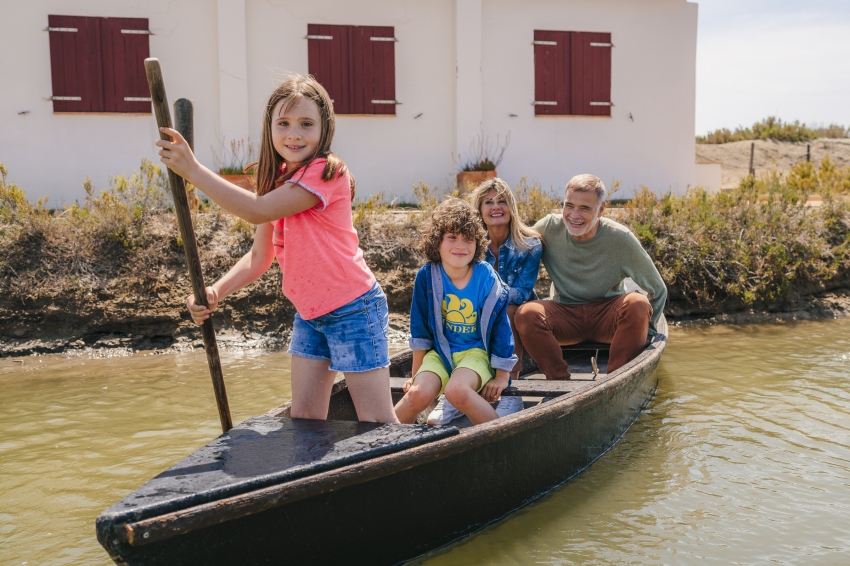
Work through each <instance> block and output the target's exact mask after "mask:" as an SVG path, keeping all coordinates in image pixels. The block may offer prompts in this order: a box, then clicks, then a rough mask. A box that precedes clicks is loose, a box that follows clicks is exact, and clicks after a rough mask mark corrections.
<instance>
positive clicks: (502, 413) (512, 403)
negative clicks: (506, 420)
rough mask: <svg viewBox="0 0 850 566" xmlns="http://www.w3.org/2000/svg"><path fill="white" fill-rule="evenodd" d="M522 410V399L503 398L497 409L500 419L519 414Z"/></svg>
mask: <svg viewBox="0 0 850 566" xmlns="http://www.w3.org/2000/svg"><path fill="white" fill-rule="evenodd" d="M521 410H522V397H514V396H510V397H507V396H505V397H502V398H501V399H499V404H498V406H497V407H496V414H497V415H499V417H500V418H501V417H506V416H508V415H512V414H513V413H518V412H520V411H521Z"/></svg>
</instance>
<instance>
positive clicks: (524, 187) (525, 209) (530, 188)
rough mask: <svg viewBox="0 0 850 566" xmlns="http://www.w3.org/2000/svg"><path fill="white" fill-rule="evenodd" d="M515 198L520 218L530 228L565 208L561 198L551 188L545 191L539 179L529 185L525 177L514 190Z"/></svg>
mask: <svg viewBox="0 0 850 566" xmlns="http://www.w3.org/2000/svg"><path fill="white" fill-rule="evenodd" d="M514 198H515V199H516V207H517V211H518V212H519V215H520V217H521V218H522V220H523V221H524V222H525V223H526V224H528V225H529V226H534V223H535V222H537V221H538V220H540V219H541V218H543V217H544V216H546V215H547V214H549V213H551V212H552V211H553V210H555V209H558V208H561V207H562V206H563V202H561V198H560V196H559V195H557V194H555V192H554V191H553V190H552V188H551V187H550V188H549V190H548V191H544V190H543V186H542V185H541V184H540V181H538V180H537V179H534V181H533V182H532V183H531V185H529V184H528V179H527V178H526V177H525V175H523V176H522V177H521V178H520V180H519V183H517V186H516V187H515V188H514Z"/></svg>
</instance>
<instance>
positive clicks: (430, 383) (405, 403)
mask: <svg viewBox="0 0 850 566" xmlns="http://www.w3.org/2000/svg"><path fill="white" fill-rule="evenodd" d="M442 385H443V383H442V381H441V380H440V377H439V376H438V375H437V374H436V373H433V372H430V371H423V372H422V373H420V374H419V375H417V376H416V381H414V382H413V385H411V386H410V389H408V390H407V393H405V394H404V397H402V398H401V401H399V402H398V404H397V405H396V406H395V414H396V415H398V420H399V421H401V422H403V423H408V424H410V423H413V422H416V416H417V415H418V414H419V413H421V412H422V411H424V410H425V409H426V408H427V407H428V405H430V404H431V401H433V400H434V399H436V398H437V395H439V393H440V388H441V387H442Z"/></svg>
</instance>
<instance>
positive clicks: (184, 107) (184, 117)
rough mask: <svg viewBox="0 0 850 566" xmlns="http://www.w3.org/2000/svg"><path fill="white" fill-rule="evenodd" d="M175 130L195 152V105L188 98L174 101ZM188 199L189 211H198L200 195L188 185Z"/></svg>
mask: <svg viewBox="0 0 850 566" xmlns="http://www.w3.org/2000/svg"><path fill="white" fill-rule="evenodd" d="M174 129H175V130H177V131H178V132H180V135H182V136H183V137H184V138H186V142H187V143H188V144H189V149H191V150H192V152H193V153H194V151H195V105H194V104H193V103H192V101H191V100H189V99H188V98H178V99H177V100H175V101H174ZM186 199H187V200H188V202H189V209H190V210H192V211H195V210H198V204H199V203H200V200H199V199H198V193H197V192H195V186H194V185H192V184H190V183H186Z"/></svg>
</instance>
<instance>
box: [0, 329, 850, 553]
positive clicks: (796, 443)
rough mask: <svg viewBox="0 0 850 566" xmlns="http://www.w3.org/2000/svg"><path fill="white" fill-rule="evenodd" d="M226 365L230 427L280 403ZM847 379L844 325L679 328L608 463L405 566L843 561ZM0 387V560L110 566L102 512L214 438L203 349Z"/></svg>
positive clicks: (67, 367) (70, 362) (73, 366)
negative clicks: (100, 527) (649, 396)
mask: <svg viewBox="0 0 850 566" xmlns="http://www.w3.org/2000/svg"><path fill="white" fill-rule="evenodd" d="M20 361H23V362H24V363H23V364H21V363H18V362H20ZM223 366H224V373H225V379H226V382H227V388H228V396H229V400H230V406H231V410H232V411H233V420H234V422H235V423H238V422H241V421H243V420H245V419H246V418H248V417H249V416H252V415H256V414H260V413H264V412H265V411H267V410H268V409H270V408H271V407H273V406H275V405H277V404H279V403H281V402H283V401H284V400H286V399H288V398H289V396H290V389H289V373H288V372H289V361H288V358H287V356H286V355H285V354H283V353H255V352H245V353H231V354H225V356H224V359H223ZM848 370H850V321H848V320H840V321H824V322H811V323H799V324H783V325H766V326H746V327H714V328H706V329H689V330H682V329H676V328H674V329H672V336H671V340H670V345H669V347H668V348H667V350H666V353H665V354H664V358H663V359H662V362H661V367H660V370H659V372H660V373H659V388H658V393H657V395H656V397H655V398H654V400H653V401H652V403H651V404H650V406H649V408H648V410H647V411H646V412H645V413H644V414H643V415H642V416H641V418H640V419H638V422H637V423H636V424H635V425H634V426H633V427H632V429H631V430H630V431H629V432H628V433H627V434H626V436H625V437H624V438H623V439H622V440H621V441H620V442H619V443H618V444H617V445H616V446H615V447H614V448H613V449H612V450H611V451H610V452H609V453H608V454H607V455H605V456H604V457H603V458H601V459H600V460H599V461H598V462H596V463H595V464H594V465H593V466H592V467H591V468H590V469H589V470H588V471H587V472H585V473H584V474H582V475H581V476H579V477H578V478H576V479H575V480H574V481H572V482H570V483H568V484H566V485H565V486H562V487H561V488H559V489H557V490H555V491H553V492H552V493H550V494H549V495H547V496H546V497H544V498H543V499H541V500H540V501H538V502H536V503H535V504H533V505H531V506H529V507H527V508H525V509H523V510H521V511H519V512H517V513H514V514H513V515H511V516H510V517H508V518H507V519H506V520H504V521H502V522H500V523H498V524H496V525H493V526H491V527H490V528H488V529H486V530H484V531H482V532H481V533H479V534H478V535H476V536H473V537H471V538H469V539H466V540H464V541H462V542H460V543H457V544H455V545H453V546H451V547H449V548H447V549H443V550H441V551H438V552H436V553H433V554H431V555H429V556H426V557H424V558H422V559H420V560H418V561H417V562H416V563H417V564H420V565H427V566H447V565H460V564H488V565H509V564H551V565H561V564H576V563H588V564H609V563H649V564H696V563H700V564H701V563H704V562H713V563H724V564H725V563H730V562H736V563H766V562H772V561H773V562H780V563H799V564H840V563H844V562H846V555H847V552H848V550H850V535H849V534H848V533H850V448H848V442H847V439H848V438H850V380H848V373H849V372H848ZM0 387H2V397H0V431H2V432H0V563H3V564H21V563H23V562H27V564H28V566H31V565H33V564H75V565H77V564H94V565H107V564H110V563H111V562H110V560H109V558H108V557H107V556H106V553H105V552H104V551H103V550H102V549H101V548H100V547H99V545H98V544H97V541H96V540H95V537H94V519H95V517H96V516H97V514H98V513H100V512H101V511H102V510H104V509H105V508H106V507H108V506H109V505H111V504H113V503H115V502H116V501H118V500H119V499H121V498H122V497H123V496H124V495H126V494H127V493H129V492H130V491H132V490H133V489H135V488H136V487H138V486H140V485H141V484H142V483H144V482H145V481H146V480H147V479H149V478H151V477H153V476H154V475H156V474H157V473H159V472H161V471H162V470H163V469H165V468H167V467H168V466H170V465H171V464H173V463H174V462H176V461H178V460H180V459H181V458H183V457H185V456H186V455H187V454H189V453H191V452H192V451H193V450H195V449H196V448H197V447H199V446H200V445H202V444H204V443H206V442H207V441H208V440H210V439H211V438H213V437H215V436H217V435H218V434H219V431H220V428H219V423H218V416H217V414H216V409H215V400H214V398H213V394H212V387H211V385H210V378H209V374H208V372H207V369H206V359H205V357H204V355H203V353H201V352H197V353H190V354H176V355H173V354H172V355H162V356H150V355H149V356H143V355H138V354H137V355H134V356H129V357H118V358H110V359H84V358H73V359H69V358H63V357H47V356H46V357H41V358H25V359H23V360H10V359H3V360H0ZM483 481H486V478H484V479H483Z"/></svg>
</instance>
